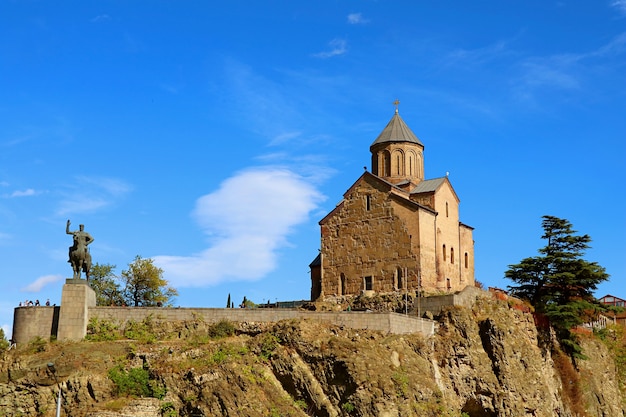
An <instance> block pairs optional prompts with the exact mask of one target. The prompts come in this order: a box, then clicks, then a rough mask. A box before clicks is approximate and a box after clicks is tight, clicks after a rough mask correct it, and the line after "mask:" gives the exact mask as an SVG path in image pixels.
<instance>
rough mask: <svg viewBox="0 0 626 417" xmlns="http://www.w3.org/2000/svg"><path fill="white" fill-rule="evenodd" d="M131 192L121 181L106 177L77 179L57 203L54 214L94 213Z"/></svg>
mask: <svg viewBox="0 0 626 417" xmlns="http://www.w3.org/2000/svg"><path fill="white" fill-rule="evenodd" d="M131 190H132V187H131V186H130V185H129V184H128V183H126V182H125V181H123V180H120V179H117V178H106V177H77V178H76V181H75V182H74V183H73V184H70V185H69V186H68V191H66V192H65V193H64V197H63V199H62V200H61V202H60V203H59V207H58V209H57V210H56V214H57V215H59V216H64V215H67V214H74V213H87V212H94V211H97V210H100V209H103V208H105V207H108V206H110V205H113V204H114V203H116V202H117V201H118V200H119V199H121V198H123V197H124V196H125V195H126V194H128V193H129V192H130V191H131Z"/></svg>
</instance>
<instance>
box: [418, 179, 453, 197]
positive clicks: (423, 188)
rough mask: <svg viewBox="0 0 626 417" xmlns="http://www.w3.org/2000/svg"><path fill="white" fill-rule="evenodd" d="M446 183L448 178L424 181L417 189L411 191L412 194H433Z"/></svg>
mask: <svg viewBox="0 0 626 417" xmlns="http://www.w3.org/2000/svg"><path fill="white" fill-rule="evenodd" d="M445 181H446V177H441V178H433V179H432V180H424V181H422V182H420V183H419V184H417V185H416V186H415V188H413V189H412V190H411V194H420V193H432V192H435V191H437V188H439V187H441V184H443V183H444V182H445Z"/></svg>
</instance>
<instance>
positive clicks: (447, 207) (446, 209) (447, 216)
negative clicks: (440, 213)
mask: <svg viewBox="0 0 626 417" xmlns="http://www.w3.org/2000/svg"><path fill="white" fill-rule="evenodd" d="M446 217H448V202H447V201H446Z"/></svg>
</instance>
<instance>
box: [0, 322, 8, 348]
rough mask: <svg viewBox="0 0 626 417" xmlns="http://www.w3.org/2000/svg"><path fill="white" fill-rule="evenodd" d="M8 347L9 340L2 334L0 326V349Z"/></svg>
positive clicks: (2, 330)
mask: <svg viewBox="0 0 626 417" xmlns="http://www.w3.org/2000/svg"><path fill="white" fill-rule="evenodd" d="M8 347H9V341H8V340H7V338H6V336H5V335H4V329H3V328H2V327H0V351H2V350H5V349H7V348H8Z"/></svg>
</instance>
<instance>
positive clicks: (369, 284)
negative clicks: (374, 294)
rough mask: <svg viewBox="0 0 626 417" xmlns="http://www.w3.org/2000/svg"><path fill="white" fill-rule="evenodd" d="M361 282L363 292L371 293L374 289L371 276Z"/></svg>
mask: <svg viewBox="0 0 626 417" xmlns="http://www.w3.org/2000/svg"><path fill="white" fill-rule="evenodd" d="M363 281H364V284H365V291H371V290H372V289H373V288H374V285H373V282H372V277H371V276H368V277H365V278H364V279H363Z"/></svg>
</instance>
